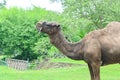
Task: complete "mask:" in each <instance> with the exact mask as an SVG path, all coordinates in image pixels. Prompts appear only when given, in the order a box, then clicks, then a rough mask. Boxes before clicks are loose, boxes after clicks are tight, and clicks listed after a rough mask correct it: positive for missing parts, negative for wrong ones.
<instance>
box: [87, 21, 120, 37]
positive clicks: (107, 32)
mask: <svg viewBox="0 0 120 80" xmlns="http://www.w3.org/2000/svg"><path fill="white" fill-rule="evenodd" d="M119 35H120V22H111V23H109V24H108V25H107V26H106V27H105V28H103V29H99V30H95V31H92V32H90V33H88V34H87V35H86V37H85V38H89V37H91V38H97V39H98V38H100V37H103V36H119Z"/></svg>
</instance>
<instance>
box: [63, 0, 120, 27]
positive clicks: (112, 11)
mask: <svg viewBox="0 0 120 80" xmlns="http://www.w3.org/2000/svg"><path fill="white" fill-rule="evenodd" d="M62 1H63V5H64V10H65V11H64V13H65V14H66V16H69V17H71V18H74V19H76V20H75V21H73V22H78V21H79V20H80V19H81V18H85V19H87V20H90V21H91V22H92V23H93V25H94V27H95V28H96V29H97V28H102V27H104V26H105V25H106V24H107V23H108V22H111V21H120V19H119V17H120V14H119V13H120V7H119V5H120V1H119V0H114V1H113V0H62Z"/></svg>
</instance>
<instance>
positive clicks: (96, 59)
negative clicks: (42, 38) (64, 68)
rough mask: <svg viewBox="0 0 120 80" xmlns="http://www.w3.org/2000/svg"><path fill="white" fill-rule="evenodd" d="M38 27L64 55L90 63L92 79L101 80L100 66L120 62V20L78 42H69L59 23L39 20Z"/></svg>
mask: <svg viewBox="0 0 120 80" xmlns="http://www.w3.org/2000/svg"><path fill="white" fill-rule="evenodd" d="M36 28H37V29H38V30H39V31H42V32H44V33H47V34H48V35H49V37H50V41H51V43H52V44H53V45H55V46H56V47H57V48H58V49H59V50H60V51H61V52H62V53H63V54H64V55H66V56H67V57H69V58H71V59H75V60H84V61H85V62H86V63H87V64H88V67H89V70H90V74H91V80H100V66H103V65H107V64H114V63H120V42H119V41H120V23H119V22H111V23H109V24H108V25H107V26H106V28H103V29H100V30H95V31H92V32H90V33H89V34H87V35H86V36H85V37H84V38H83V39H82V40H81V41H80V42H77V43H70V42H68V41H67V40H66V39H65V37H64V36H63V34H62V33H61V29H60V25H59V24H57V23H54V22H53V23H52V22H49V23H48V22H38V23H37V24H36Z"/></svg>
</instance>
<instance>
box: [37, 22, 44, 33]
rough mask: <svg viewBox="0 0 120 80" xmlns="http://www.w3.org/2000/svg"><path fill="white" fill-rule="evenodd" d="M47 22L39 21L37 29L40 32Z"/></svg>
mask: <svg viewBox="0 0 120 80" xmlns="http://www.w3.org/2000/svg"><path fill="white" fill-rule="evenodd" d="M45 24H46V22H42V21H40V22H38V23H37V24H36V29H37V30H38V31H39V32H41V31H42V29H43V27H44V26H45Z"/></svg>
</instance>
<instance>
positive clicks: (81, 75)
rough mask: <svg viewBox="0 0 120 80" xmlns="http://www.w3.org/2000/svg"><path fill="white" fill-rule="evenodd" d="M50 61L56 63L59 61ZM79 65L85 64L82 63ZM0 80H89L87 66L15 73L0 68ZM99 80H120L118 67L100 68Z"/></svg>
mask: <svg viewBox="0 0 120 80" xmlns="http://www.w3.org/2000/svg"><path fill="white" fill-rule="evenodd" d="M62 60H63V61H62ZM62 60H61V61H62V62H67V61H68V62H72V63H77V62H76V61H73V60H69V59H62ZM51 61H52V62H58V61H59V60H51ZM80 62H81V61H80ZM78 63H79V61H78ZM81 63H82V64H85V63H84V62H81ZM0 80H90V76H89V71H88V67H87V66H80V67H66V68H57V69H48V70H27V71H17V70H14V69H10V68H8V67H5V66H0ZM101 80H120V65H119V64H114V65H109V66H104V67H101Z"/></svg>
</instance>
